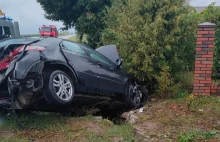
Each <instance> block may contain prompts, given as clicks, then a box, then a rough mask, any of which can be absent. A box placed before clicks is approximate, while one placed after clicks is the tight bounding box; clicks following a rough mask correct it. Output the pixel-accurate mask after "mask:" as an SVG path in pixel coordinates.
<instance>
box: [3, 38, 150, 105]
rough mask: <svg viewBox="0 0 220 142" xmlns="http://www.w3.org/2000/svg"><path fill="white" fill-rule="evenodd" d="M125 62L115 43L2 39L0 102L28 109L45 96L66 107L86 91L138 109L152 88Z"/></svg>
mask: <svg viewBox="0 0 220 142" xmlns="http://www.w3.org/2000/svg"><path fill="white" fill-rule="evenodd" d="M121 64H122V60H121V59H120V57H119V54H118V52H117V48H116V46H114V45H108V46H103V47H100V48H97V49H96V50H94V49H92V48H90V47H88V46H87V45H84V44H80V43H75V42H71V41H68V40H64V39H59V38H17V39H7V40H3V41H0V65H2V66H0V105H9V104H14V106H16V108H17V109H23V108H28V107H31V106H32V104H34V103H36V102H38V101H39V100H40V99H41V98H44V99H45V100H46V101H47V102H48V103H49V104H59V105H66V104H69V103H71V102H72V100H74V98H75V97H77V96H78V94H87V95H88V96H93V97H100V96H106V97H109V98H111V99H116V100H120V101H122V102H126V104H128V105H129V106H131V107H139V106H140V105H141V104H142V103H143V102H144V101H145V100H146V98H147V91H146V89H144V87H140V86H138V85H137V84H136V83H135V81H134V80H133V79H132V78H130V77H129V75H128V74H127V73H126V72H124V71H123V69H122V68H121Z"/></svg>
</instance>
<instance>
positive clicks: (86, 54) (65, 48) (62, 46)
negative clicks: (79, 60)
mask: <svg viewBox="0 0 220 142" xmlns="http://www.w3.org/2000/svg"><path fill="white" fill-rule="evenodd" d="M65 41H66V42H71V43H75V44H76V45H78V46H79V48H80V49H81V50H82V51H83V52H84V53H85V55H82V54H79V53H77V52H74V51H72V50H70V49H68V48H67V47H65V46H64V45H63V42H65ZM61 48H62V49H64V50H67V51H69V52H72V53H74V54H76V55H78V56H83V57H88V56H89V55H88V53H87V52H86V51H85V49H83V48H82V47H81V46H80V45H79V44H78V43H76V42H73V41H69V40H63V41H62V42H61Z"/></svg>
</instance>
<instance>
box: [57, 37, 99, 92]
mask: <svg viewBox="0 0 220 142" xmlns="http://www.w3.org/2000/svg"><path fill="white" fill-rule="evenodd" d="M61 46H62V49H63V53H64V55H65V56H66V58H67V60H68V62H69V64H70V65H71V66H72V67H73V69H74V70H75V72H76V74H77V77H78V79H79V80H80V83H81V87H80V89H81V91H82V92H90V91H95V90H97V89H98V78H97V74H98V69H97V64H96V62H94V61H92V60H91V58H90V57H89V56H88V54H87V53H86V52H85V51H84V49H82V48H81V47H80V46H79V45H78V44H77V43H74V42H70V41H65V40H64V41H63V42H62V43H61Z"/></svg>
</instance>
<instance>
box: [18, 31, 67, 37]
mask: <svg viewBox="0 0 220 142" xmlns="http://www.w3.org/2000/svg"><path fill="white" fill-rule="evenodd" d="M58 35H59V36H66V35H68V32H61V33H59V34H58ZM21 36H23V37H35V36H40V34H28V35H21Z"/></svg>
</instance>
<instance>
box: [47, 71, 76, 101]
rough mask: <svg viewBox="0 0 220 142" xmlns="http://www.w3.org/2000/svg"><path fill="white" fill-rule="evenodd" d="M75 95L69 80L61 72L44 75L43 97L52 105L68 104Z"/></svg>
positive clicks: (71, 82)
mask: <svg viewBox="0 0 220 142" xmlns="http://www.w3.org/2000/svg"><path fill="white" fill-rule="evenodd" d="M74 94H75V90H74V84H73V81H72V80H71V78H70V77H69V76H68V75H67V74H66V73H65V72H63V71H60V70H56V71H50V72H47V73H45V78H44V95H45V97H46V99H47V101H48V102H50V103H53V104H62V105H65V104H68V103H70V102H72V100H73V97H74Z"/></svg>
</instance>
